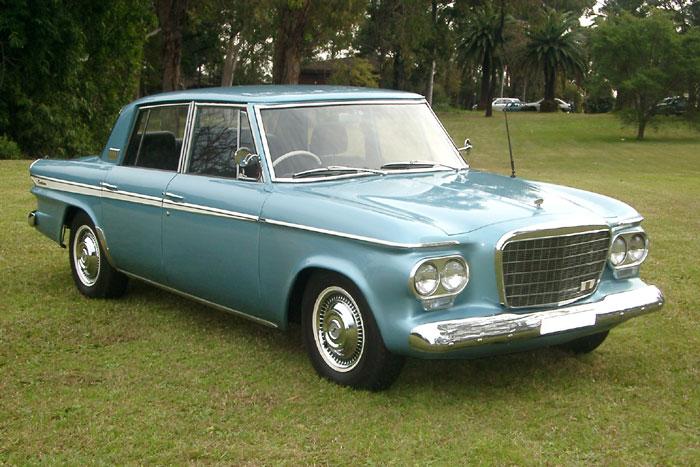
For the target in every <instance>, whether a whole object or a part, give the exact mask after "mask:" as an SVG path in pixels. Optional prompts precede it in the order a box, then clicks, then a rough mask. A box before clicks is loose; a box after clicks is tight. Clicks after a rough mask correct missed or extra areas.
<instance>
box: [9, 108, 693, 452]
mask: <svg viewBox="0 0 700 467" xmlns="http://www.w3.org/2000/svg"><path fill="white" fill-rule="evenodd" d="M441 117H442V119H443V122H444V123H445V126H446V127H447V129H448V130H449V131H450V133H451V134H452V135H453V136H454V138H455V140H456V141H461V140H463V139H464V137H469V138H471V140H472V143H473V144H474V146H475V149H474V150H473V152H472V155H471V157H470V162H471V165H472V166H473V167H474V168H485V169H489V170H495V171H498V172H501V173H509V163H508V153H507V143H506V139H505V128H504V124H503V115H502V114H498V115H496V116H495V117H494V118H491V119H484V118H483V117H481V116H480V115H479V114H477V113H475V112H450V113H444V114H442V115H441ZM510 125H511V131H512V138H513V145H514V153H515V157H516V163H517V168H518V174H519V176H522V177H525V178H533V179H539V180H546V181H552V182H556V183H561V184H566V185H572V186H576V187H579V188H583V189H588V190H593V191H597V192H601V193H605V194H608V195H611V196H614V197H616V198H619V199H622V200H624V201H627V202H629V203H631V204H632V205H634V206H635V207H636V208H637V209H638V210H639V211H640V212H641V213H642V215H644V216H645V217H646V219H647V220H646V221H645V223H644V226H645V227H646V229H647V231H648V232H649V234H650V237H651V241H652V244H651V248H652V250H651V254H650V258H649V259H648V260H647V263H646V265H645V267H644V268H643V276H644V277H645V279H647V280H648V282H650V283H653V284H657V285H659V286H660V287H661V288H662V290H664V292H665V293H666V296H667V305H666V308H665V309H663V310H662V311H661V312H660V313H656V314H652V315H648V316H645V317H642V318H639V319H636V320H632V321H630V322H627V323H625V324H623V325H621V326H620V327H618V328H616V329H614V330H613V331H612V333H611V335H610V337H609V338H608V340H607V341H606V342H605V343H604V344H603V345H602V346H601V347H600V349H598V351H596V352H594V353H592V354H590V355H586V356H582V357H574V356H570V355H567V354H564V353H562V352H560V351H558V350H554V349H543V350H540V351H536V352H532V353H525V354H518V355H510V356H503V357H496V358H490V359H483V360H475V361H438V362H429V361H421V360H409V361H408V362H407V365H406V367H405V368H404V371H403V373H402V375H401V377H400V378H399V380H398V381H397V383H396V384H395V385H394V386H393V387H392V388H391V389H390V390H389V391H386V392H383V393H378V394H374V393H367V392H356V391H352V390H349V389H346V388H342V387H338V386H335V385H333V384H331V383H328V382H326V381H324V380H321V379H319V378H318V377H317V376H316V374H315V373H314V371H313V369H312V368H311V365H310V364H309V363H308V362H307V358H306V355H305V353H304V350H303V348H302V345H301V338H300V333H299V329H298V328H294V329H292V331H291V332H289V333H280V332H279V331H274V330H270V329H267V328H263V327H261V326H259V325H256V324H252V323H250V322H248V321H245V320H242V319H239V318H236V317H233V316H230V315H227V314H224V313H221V312H218V311H214V310H211V309H208V308H205V307H203V306H200V305H197V304H194V303H192V302H189V301H187V300H184V299H181V298H178V297H176V296H173V295H171V294H168V293H166V292H162V291H160V290H157V289H154V288H152V287H149V286H146V285H144V284H140V283H134V282H132V283H131V285H130V289H129V292H128V293H127V295H126V296H125V297H124V298H123V299H121V300H116V301H97V300H88V299H86V298H84V297H82V296H81V295H79V293H78V292H77V290H76V289H75V287H74V286H73V283H72V280H71V275H70V270H69V266H68V260H67V253H66V251H65V250H63V249H61V248H58V247H57V246H56V245H55V244H54V243H52V242H51V241H50V240H48V239H47V238H45V237H43V236H41V235H40V234H39V233H37V232H34V231H33V230H32V229H31V228H29V227H28V226H27V223H26V214H27V212H28V211H30V210H31V209H33V208H34V206H35V202H34V199H33V197H32V196H31V195H30V194H29V192H28V189H29V186H30V182H29V178H28V177H27V167H28V165H29V163H28V162H27V161H19V162H14V161H13V162H10V161H0V214H1V215H0V464H2V463H10V464H25V463H37V462H40V461H51V462H61V463H68V464H80V463H87V462H95V461H102V462H105V463H119V464H121V463H126V462H129V463H137V462H149V463H162V464H165V463H168V464H169V463H175V464H181V463H186V462H202V463H236V464H239V463H251V464H269V463H272V464H277V463H287V464H300V463H303V464H309V463H316V464H326V463H328V464H354V463H358V462H359V463H372V464H385V463H392V464H400V465H405V464H427V463H434V464H439V465H446V464H457V463H465V462H470V463H479V464H484V463H487V464H541V463H547V464H588V463H596V464H619V465H628V464H698V463H700V330H699V328H698V321H697V319H696V318H695V316H696V313H697V310H698V309H700V298H699V297H700V292H699V290H698V289H699V286H700V266H699V264H700V261H698V252H699V251H700V240H698V232H700V214H699V213H700V135H699V134H697V133H692V132H690V131H688V130H686V129H685V128H684V127H682V126H680V124H679V125H677V126H673V125H666V126H662V127H661V128H659V129H658V130H657V131H649V134H648V137H649V139H648V140H647V141H644V142H637V141H634V140H633V139H632V137H633V134H634V132H633V130H631V129H622V128H620V126H619V124H618V123H617V121H616V120H614V119H613V118H612V117H611V116H608V115H564V114H556V115H538V114H529V113H528V114H512V115H511V117H510Z"/></svg>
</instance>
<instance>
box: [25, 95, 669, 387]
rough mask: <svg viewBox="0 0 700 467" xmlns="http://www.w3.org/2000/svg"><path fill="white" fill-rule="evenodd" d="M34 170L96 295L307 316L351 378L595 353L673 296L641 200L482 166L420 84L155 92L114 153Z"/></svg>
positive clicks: (317, 352) (333, 363)
mask: <svg viewBox="0 0 700 467" xmlns="http://www.w3.org/2000/svg"><path fill="white" fill-rule="evenodd" d="M30 174H31V179H32V181H33V184H34V185H33V187H32V190H31V191H32V193H33V194H34V195H35V196H36V198H37V203H38V205H37V209H36V210H35V211H32V212H31V213H30V214H29V223H30V225H32V226H34V227H36V229H38V230H39V231H40V232H41V233H43V234H45V235H46V236H48V237H49V238H51V239H53V240H54V241H56V242H58V243H59V244H60V245H65V244H67V246H68V251H69V263H70V267H71V270H72V273H73V278H74V280H75V284H76V286H77V288H78V289H79V290H80V292H81V293H83V294H84V295H86V296H88V297H95V298H106V297H118V296H120V295H122V294H123V293H124V292H125V291H126V288H127V280H128V279H129V278H131V279H136V280H140V281H144V282H147V283H149V284H153V285H155V286H158V287H162V288H164V289H166V290H169V291H172V292H175V293H178V294H181V295H184V296H186V297H188V298H191V299H193V300H196V301H199V302H202V303H205V304H207V305H210V306H212V307H214V308H218V309H221V310H225V311H228V312H232V313H235V314H237V315H240V316H244V317H246V318H250V319H252V320H254V321H257V322H259V323H262V324H264V325H268V326H272V327H276V328H280V329H285V328H286V327H287V326H288V325H289V323H290V322H299V323H300V325H301V329H302V333H303V338H304V343H305V346H306V349H307V351H308V354H309V357H310V360H311V362H312V364H313V366H314V368H315V369H316V371H317V372H318V373H319V374H320V375H322V376H324V377H326V378H328V379H330V380H332V381H335V382H337V383H339V384H343V385H348V386H352V387H356V388H366V389H372V390H376V389H382V388H386V387H388V386H389V385H390V384H391V383H392V382H393V381H394V380H395V379H396V378H397V376H398V374H399V372H400V370H401V367H402V365H403V361H404V357H406V356H411V357H421V358H472V357H478V356H482V355H489V354H497V353H505V352H513V351H520V350H525V349H530V348H534V347H540V346H550V345H560V346H563V347H565V348H567V349H570V350H572V351H574V352H590V351H592V350H593V349H595V348H596V347H598V346H599V345H600V344H601V343H602V342H603V340H604V339H605V338H606V336H607V335H608V331H609V330H610V328H612V327H613V326H615V325H617V324H619V323H620V322H622V321H625V320H627V319H629V318H632V317H635V316H637V315H640V314H643V313H647V312H650V311H654V310H657V309H659V308H660V307H661V306H662V305H663V301H664V298H663V295H662V293H661V292H660V291H659V289H658V288H656V287H654V286H651V285H647V284H645V283H644V282H643V281H642V280H641V279H640V278H639V269H640V265H641V264H642V263H643V261H644V260H645V258H646V256H647V252H648V239H647V236H646V234H645V233H644V230H643V229H642V227H641V226H640V224H641V222H642V218H641V217H640V216H639V214H638V213H637V212H636V211H635V210H634V209H632V208H631V207H629V206H628V205H626V204H623V203H621V202H619V201H616V200H613V199H610V198H608V197H605V196H601V195H596V194H593V193H588V192H584V191H581V190H577V189H573V188H567V187H562V186H556V185H550V184H545V183H537V182H531V181H526V180H522V179H517V178H509V177H504V176H500V175H495V174H490V173H485V172H481V171H478V170H473V169H470V168H469V166H468V165H467V163H466V162H465V161H464V158H463V157H462V156H461V155H460V152H459V150H458V149H457V148H456V147H455V145H454V144H453V142H452V140H451V139H450V137H449V136H448V135H447V133H446V132H445V130H444V128H443V127H442V125H441V124H440V122H439V120H438V119H437V118H436V117H435V115H434V114H433V112H432V111H431V109H430V107H429V106H428V105H427V103H426V102H425V100H424V99H423V98H422V97H421V96H419V95H416V94H410V93H404V92H396V91H386V90H368V89H360V88H344V87H305V86H292V87H282V86H254V87H238V88H236V87H234V88H219V89H204V90H196V91H182V92H174V93H167V94H159V95H155V96H149V97H145V98H143V99H139V100H137V101H135V102H133V103H131V104H129V105H128V106H126V107H124V109H122V111H121V113H120V115H119V118H118V120H117V122H116V124H115V126H114V129H113V131H112V134H111V136H110V137H109V140H108V142H107V145H106V146H105V148H104V150H103V151H102V153H101V154H99V155H95V156H90V157H83V158H78V159H74V160H70V161H64V160H51V159H41V160H38V161H36V162H34V163H33V164H32V165H31V168H30ZM66 230H68V231H69V232H70V234H69V235H66ZM66 237H67V238H66Z"/></svg>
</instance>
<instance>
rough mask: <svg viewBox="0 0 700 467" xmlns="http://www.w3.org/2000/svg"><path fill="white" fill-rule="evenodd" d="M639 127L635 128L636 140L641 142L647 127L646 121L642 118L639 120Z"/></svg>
mask: <svg viewBox="0 0 700 467" xmlns="http://www.w3.org/2000/svg"><path fill="white" fill-rule="evenodd" d="M638 123H639V125H638V126H637V139H639V140H642V139H644V130H645V129H646V126H647V121H646V119H644V118H642V119H641V120H639V122H638Z"/></svg>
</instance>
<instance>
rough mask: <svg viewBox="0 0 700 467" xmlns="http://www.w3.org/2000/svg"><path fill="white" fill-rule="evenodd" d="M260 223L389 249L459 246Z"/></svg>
mask: <svg viewBox="0 0 700 467" xmlns="http://www.w3.org/2000/svg"><path fill="white" fill-rule="evenodd" d="M260 222H264V223H266V224H272V225H277V226H280V227H287V228H290V229H299V230H305V231H308V232H315V233H320V234H324V235H331V236H333V237H341V238H349V239H351V240H357V241H359V242H365V243H372V244H375V245H381V246H386V247H390V248H441V247H448V246H455V245H459V242H457V241H455V240H448V241H444V242H430V243H400V242H392V241H390V240H381V239H378V238H372V237H365V236H363V235H354V234H349V233H343V232H338V231H335V230H328V229H321V228H318V227H311V226H308V225H302V224H293V223H291V222H284V221H277V220H274V219H265V218H262V217H261V218H260Z"/></svg>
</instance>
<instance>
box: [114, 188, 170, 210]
mask: <svg viewBox="0 0 700 467" xmlns="http://www.w3.org/2000/svg"><path fill="white" fill-rule="evenodd" d="M100 196H101V197H102V198H109V199H116V200H118V201H127V202H130V203H136V204H145V205H146V206H155V207H161V206H162V205H163V199H162V198H158V197H157V196H149V195H142V194H140V193H132V192H130V191H121V190H114V191H113V190H110V189H108V188H105V189H104V190H101V195H100Z"/></svg>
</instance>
